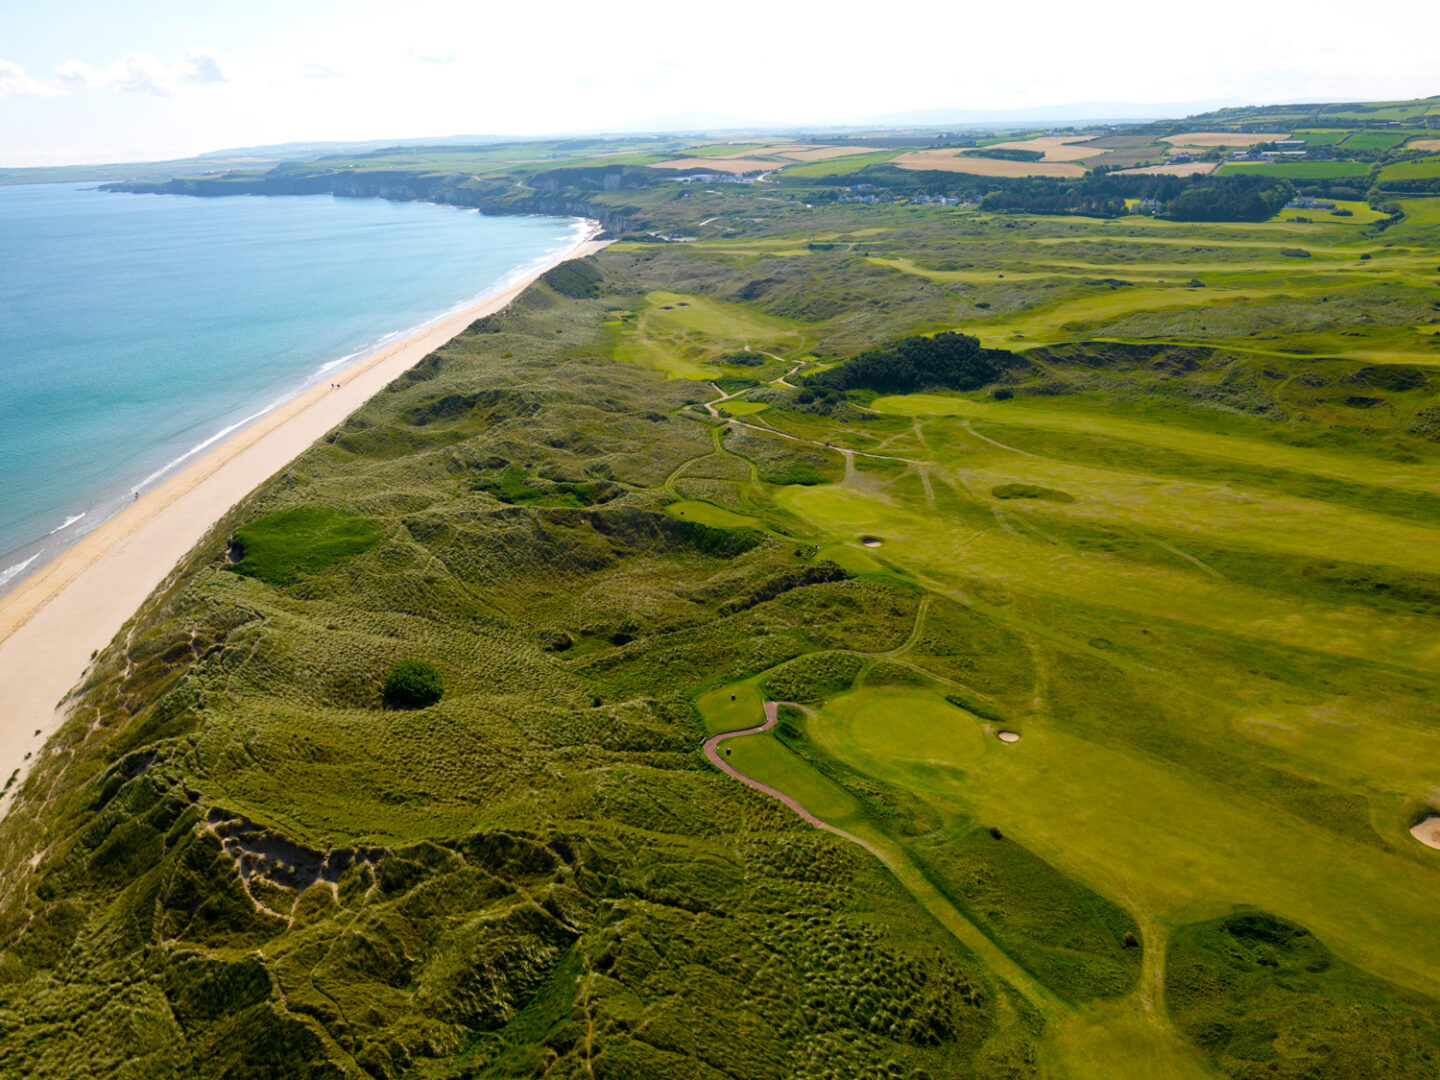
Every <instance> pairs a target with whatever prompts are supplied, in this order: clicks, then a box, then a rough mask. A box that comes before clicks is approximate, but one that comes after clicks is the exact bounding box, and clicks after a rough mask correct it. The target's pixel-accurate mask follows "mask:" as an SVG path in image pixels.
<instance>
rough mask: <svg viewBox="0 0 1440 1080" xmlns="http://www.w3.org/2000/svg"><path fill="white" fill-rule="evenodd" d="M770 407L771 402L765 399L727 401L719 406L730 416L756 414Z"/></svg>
mask: <svg viewBox="0 0 1440 1080" xmlns="http://www.w3.org/2000/svg"><path fill="white" fill-rule="evenodd" d="M769 407H770V406H769V404H768V403H766V402H764V401H727V402H725V403H724V404H723V405H719V406H717V408H719V410H720V411H721V412H722V413H727V414H729V415H730V416H754V415H755V414H756V413H758V412H764V411H765V410H766V409H768V408H769Z"/></svg>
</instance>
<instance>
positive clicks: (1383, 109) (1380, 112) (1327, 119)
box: [1187, 94, 1440, 127]
mask: <svg viewBox="0 0 1440 1080" xmlns="http://www.w3.org/2000/svg"><path fill="white" fill-rule="evenodd" d="M1187 119H1189V120H1191V121H1203V122H1205V123H1207V124H1216V125H1222V126H1226V127H1230V126H1233V125H1236V124H1259V123H1273V124H1288V125H1296V124H1317V125H1319V124H1331V125H1338V126H1341V127H1351V126H1357V127H1358V126H1374V125H1376V124H1388V123H1396V124H1400V123H1408V124H1412V125H1418V126H1423V127H1440V94H1437V95H1435V96H1432V97H1427V98H1409V99H1406V100H1403V101H1338V102H1337V101H1331V102H1312V103H1299V104H1297V103H1292V104H1288V105H1244V106H1238V107H1234V108H1223V109H1215V110H1213V111H1211V112H1206V113H1200V114H1198V115H1195V116H1191V117H1188V118H1187Z"/></svg>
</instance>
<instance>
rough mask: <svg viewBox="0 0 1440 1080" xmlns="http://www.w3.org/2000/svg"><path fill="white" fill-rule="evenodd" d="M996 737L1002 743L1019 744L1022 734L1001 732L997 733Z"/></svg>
mask: <svg viewBox="0 0 1440 1080" xmlns="http://www.w3.org/2000/svg"><path fill="white" fill-rule="evenodd" d="M996 737H997V738H998V739H999V740H1000V741H1001V742H1019V741H1020V733H1019V732H1018V731H999V732H996Z"/></svg>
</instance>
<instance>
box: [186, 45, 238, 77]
mask: <svg viewBox="0 0 1440 1080" xmlns="http://www.w3.org/2000/svg"><path fill="white" fill-rule="evenodd" d="M180 67H181V68H182V69H187V70H182V71H181V72H180V79H181V80H182V81H184V82H196V83H222V82H229V81H230V71H229V67H230V65H229V62H228V61H227V60H226V59H225V56H224V54H222V53H221V52H220V50H219V49H217V48H215V46H214V45H196V46H195V47H194V48H193V49H191V50H190V51H189V52H188V53H186V54H185V62H184V63H183V64H181V65H180Z"/></svg>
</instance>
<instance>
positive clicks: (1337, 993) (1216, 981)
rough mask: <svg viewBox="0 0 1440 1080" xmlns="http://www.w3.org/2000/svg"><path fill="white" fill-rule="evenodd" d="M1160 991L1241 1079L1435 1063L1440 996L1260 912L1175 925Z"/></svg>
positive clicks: (1411, 1077)
mask: <svg viewBox="0 0 1440 1080" xmlns="http://www.w3.org/2000/svg"><path fill="white" fill-rule="evenodd" d="M1165 1000H1166V1004H1167V1005H1168V1007H1169V1010H1170V1015H1171V1017H1172V1018H1173V1019H1174V1021H1175V1023H1176V1025H1177V1026H1178V1027H1179V1028H1180V1029H1181V1031H1183V1032H1184V1033H1185V1034H1186V1035H1188V1036H1189V1037H1190V1038H1191V1039H1193V1040H1194V1041H1195V1043H1196V1044H1197V1045H1198V1046H1199V1047H1200V1049H1201V1050H1203V1051H1204V1053H1205V1055H1206V1056H1207V1057H1208V1058H1209V1059H1210V1060H1211V1061H1212V1062H1214V1063H1215V1065H1216V1066H1217V1067H1218V1068H1220V1069H1221V1070H1222V1071H1223V1072H1224V1073H1225V1075H1227V1076H1234V1077H1239V1078H1242V1080H1249V1078H1252V1077H1254V1078H1259V1077H1278V1078H1280V1080H1289V1078H1292V1077H1293V1078H1295V1080H1299V1078H1302V1077H1304V1078H1310V1077H1336V1078H1337V1080H1338V1078H1339V1077H1344V1078H1345V1080H1370V1078H1374V1080H1381V1078H1384V1080H1399V1078H1406V1080H1421V1078H1428V1077H1433V1076H1434V1075H1435V1072H1436V1067H1437V1063H1440V1002H1437V1001H1435V1000H1432V999H1429V998H1425V997H1422V996H1420V995H1418V994H1414V993H1411V992H1409V991H1406V990H1403V989H1402V988H1400V987H1398V986H1395V985H1394V984H1391V983H1388V982H1386V981H1385V980H1383V979H1379V978H1376V977H1375V976H1372V975H1368V974H1366V973H1364V972H1362V971H1360V970H1359V969H1358V968H1355V967H1352V966H1351V965H1349V964H1347V963H1345V962H1344V961H1342V960H1340V959H1338V958H1337V957H1336V956H1334V954H1332V953H1331V952H1330V950H1329V949H1327V948H1326V947H1325V945H1324V944H1323V943H1322V942H1320V941H1319V940H1318V939H1317V938H1316V937H1315V936H1314V935H1313V934H1311V933H1310V932H1309V931H1308V930H1305V929H1304V928H1303V927H1300V926H1296V925H1295V924H1294V923H1290V922H1287V921H1285V920H1284V919H1280V918H1278V917H1276V916H1274V915H1270V914H1267V913H1265V912H1250V913H1245V914H1240V915H1232V916H1229V917H1227V918H1223V919H1215V920H1213V921H1211V922H1204V923H1196V924H1193V925H1191V926H1186V927H1183V928H1182V929H1180V930H1179V931H1178V932H1177V933H1176V934H1175V936H1174V937H1173V938H1172V939H1171V941H1170V947H1169V950H1168V953H1167V957H1166V976H1165Z"/></svg>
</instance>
